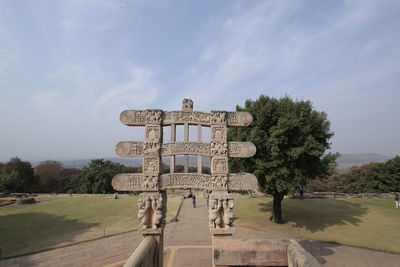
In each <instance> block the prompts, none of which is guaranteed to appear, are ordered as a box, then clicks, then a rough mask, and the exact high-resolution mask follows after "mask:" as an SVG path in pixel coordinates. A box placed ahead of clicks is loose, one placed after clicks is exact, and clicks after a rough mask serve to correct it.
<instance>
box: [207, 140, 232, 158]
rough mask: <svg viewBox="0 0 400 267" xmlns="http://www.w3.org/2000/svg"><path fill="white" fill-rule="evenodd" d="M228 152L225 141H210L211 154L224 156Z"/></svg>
mask: <svg viewBox="0 0 400 267" xmlns="http://www.w3.org/2000/svg"><path fill="white" fill-rule="evenodd" d="M227 154H228V144H227V143H215V142H212V143H211V155H213V156H226V155H227Z"/></svg>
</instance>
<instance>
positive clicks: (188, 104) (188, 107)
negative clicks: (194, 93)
mask: <svg viewBox="0 0 400 267" xmlns="http://www.w3.org/2000/svg"><path fill="white" fill-rule="evenodd" d="M192 110H193V101H192V99H188V98H185V99H183V101H182V111H192Z"/></svg>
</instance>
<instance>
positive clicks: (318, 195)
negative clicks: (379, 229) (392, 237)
mask: <svg viewBox="0 0 400 267" xmlns="http://www.w3.org/2000/svg"><path fill="white" fill-rule="evenodd" d="M399 194H400V193H399ZM394 195H395V193H365V194H346V193H337V192H312V193H304V198H394ZM294 197H296V198H297V197H299V194H296V195H295V196H294Z"/></svg>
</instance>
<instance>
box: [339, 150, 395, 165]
mask: <svg viewBox="0 0 400 267" xmlns="http://www.w3.org/2000/svg"><path fill="white" fill-rule="evenodd" d="M389 159H390V157H388V156H385V155H381V154H377V153H343V154H340V157H339V158H338V159H337V163H339V164H354V165H359V164H365V163H369V162H384V161H387V160H389Z"/></svg>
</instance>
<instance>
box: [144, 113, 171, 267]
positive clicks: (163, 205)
mask: <svg viewBox="0 0 400 267" xmlns="http://www.w3.org/2000/svg"><path fill="white" fill-rule="evenodd" d="M162 116H163V112H162V111H161V110H148V111H147V115H146V125H145V141H144V144H143V155H144V157H143V174H142V175H143V181H142V187H143V189H144V190H143V193H141V194H140V195H139V199H138V219H139V221H140V225H139V232H140V233H142V235H143V237H146V236H152V237H154V238H155V239H156V240H157V241H158V242H157V248H158V263H159V264H158V266H160V267H161V266H162V264H163V251H164V245H163V243H164V240H163V239H164V226H165V217H166V213H167V194H166V192H165V190H164V191H161V190H160V175H161V168H162V159H161V145H162V140H163V131H162V129H163V128H162Z"/></svg>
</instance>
